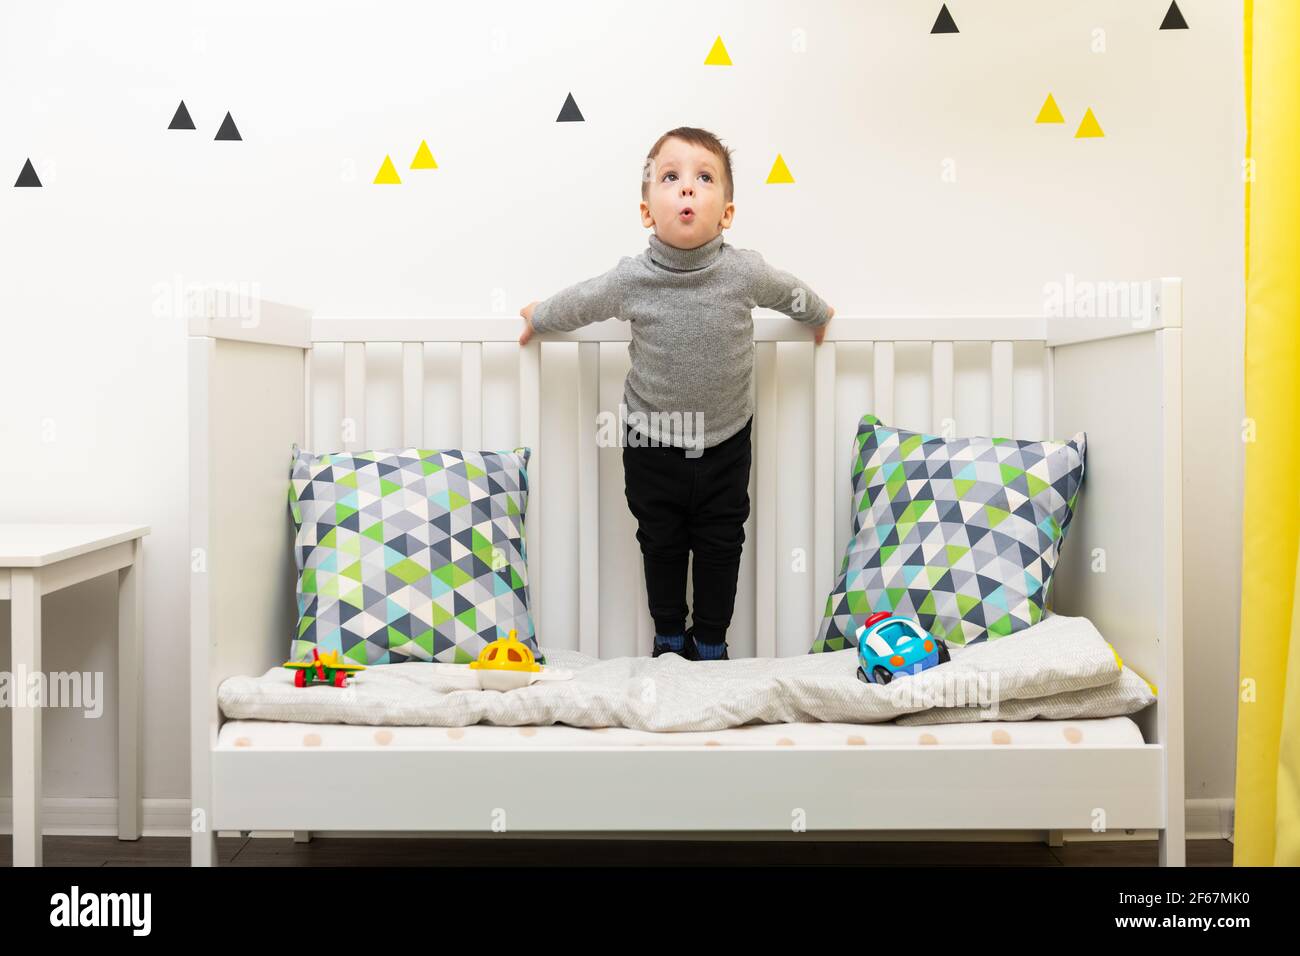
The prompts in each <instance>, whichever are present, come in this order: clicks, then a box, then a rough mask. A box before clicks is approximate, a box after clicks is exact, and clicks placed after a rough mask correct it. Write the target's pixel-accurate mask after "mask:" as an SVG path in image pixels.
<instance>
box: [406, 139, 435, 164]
mask: <svg viewBox="0 0 1300 956" xmlns="http://www.w3.org/2000/svg"><path fill="white" fill-rule="evenodd" d="M411 168H412V169H437V168H438V163H437V162H436V161H435V160H434V158H433V153H431V152H429V144H428V142H427V141H425V140H420V148H419V149H417V150H416V151H415V159H413V160H411Z"/></svg>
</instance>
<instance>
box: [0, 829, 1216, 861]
mask: <svg viewBox="0 0 1300 956" xmlns="http://www.w3.org/2000/svg"><path fill="white" fill-rule="evenodd" d="M44 854H45V865H46V866H188V865H189V859H190V845H189V841H188V840H186V839H184V838H183V837H145V838H143V839H141V840H138V841H136V842H122V841H119V840H118V839H117V838H116V837H111V836H105V837H70V836H47V837H46V838H45V847H44ZM217 855H218V859H219V860H220V864H221V865H222V866H558V865H563V866H718V865H722V866H763V865H770V864H780V865H840V866H843V865H846V864H848V865H870V866H917V865H919V866H1155V865H1156V863H1157V857H1156V844H1155V841H1146V842H1134V841H1125V842H1117V843H1067V844H1066V845H1065V846H1062V847H1049V846H1047V845H1046V844H1045V843H843V842H834V843H832V842H821V843H819V842H815V841H812V840H810V841H808V842H803V841H800V842H799V843H791V842H782V843H772V842H767V843H757V842H754V843H742V842H733V841H668V840H552V839H509V840H507V839H478V838H473V839H469V838H464V839H461V838H452V839H352V838H348V837H318V838H316V839H313V840H312V841H311V842H309V843H294V842H293V841H292V840H291V839H288V838H278V837H256V838H254V837H245V838H243V839H238V838H235V837H230V838H225V837H223V838H221V839H219V840H218V841H217ZM1187 863H1188V865H1189V866H1231V865H1232V844H1231V843H1229V842H1228V841H1227V840H1192V841H1189V842H1188V844H1187ZM12 865H13V845H12V842H11V841H10V840H9V838H8V837H0V866H12Z"/></svg>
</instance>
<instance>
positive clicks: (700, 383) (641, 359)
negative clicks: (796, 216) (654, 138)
mask: <svg viewBox="0 0 1300 956" xmlns="http://www.w3.org/2000/svg"><path fill="white" fill-rule="evenodd" d="M754 308H766V309H774V310H775V311H777V312H782V313H784V314H785V315H788V316H789V317H790V318H792V319H794V320H796V321H798V322H803V323H804V324H806V325H808V326H809V327H811V328H816V327H817V326H820V325H825V324H826V323H827V322H828V321H829V317H830V309H829V308H828V307H827V305H826V303H825V302H824V301H823V300H822V299H821V298H820V297H819V296H818V295H817V294H816V293H815V292H813V291H812V290H811V289H810V288H808V286H807V285H805V284H804V283H802V282H800V281H799V280H798V279H796V278H795V277H794V276H792V275H790V274H789V273H788V272H783V271H781V270H780V269H777V268H774V267H773V266H770V265H768V264H767V262H766V261H764V259H763V257H762V256H761V255H759V254H758V253H757V252H755V251H753V250H751V249H737V248H736V247H735V246H732V245H729V244H728V243H726V242H725V241H724V240H723V238H722V235H721V234H718V235H717V236H715V237H714V238H713V239H711V240H710V241H709V242H706V243H705V244H704V245H702V246H697V247H696V248H694V249H678V248H677V247H675V246H670V245H668V244H667V243H665V242H663V241H662V240H660V238H659V237H658V236H656V235H655V234H654V233H651V234H650V244H649V247H648V248H647V249H646V250H645V251H644V252H642V253H641V254H640V255H639V256H623V257H622V258H621V259H620V260H619V262H618V265H616V266H614V268H613V269H610V270H609V271H608V272H606V273H605V274H604V275H599V276H595V277H594V278H591V279H587V280H585V281H583V282H579V283H577V284H576V285H572V286H569V287H568V288H567V289H563V290H561V291H560V292H557V293H556V294H555V295H553V296H551V297H550V298H549V299H546V300H545V301H543V302H539V303H538V304H537V306H536V307H535V308H534V310H533V329H534V330H536V331H538V332H571V331H573V330H574V329H577V328H581V327H582V326H584V325H589V324H591V323H592V322H599V321H601V320H602V319H608V318H619V319H623V320H625V321H627V322H630V323H632V345H631V348H630V349H629V355H630V357H631V360H632V367H631V369H630V370H629V371H628V373H627V379H626V380H625V382H624V385H623V401H624V403H625V404H626V406H627V411H628V413H629V414H628V416H627V420H628V422H629V423H630V424H631V425H632V427H633V428H634V429H635V430H637V431H639V432H640V433H641V434H643V435H646V436H649V437H650V438H651V439H652V440H653V441H654V442H657V443H663V444H671V445H677V446H678V447H684V448H687V449H691V450H698V449H699V448H701V447H703V448H708V447H711V446H713V445H716V444H718V443H719V442H721V441H723V440H725V439H727V438H730V437H731V436H732V435H734V434H736V432H738V431H740V430H741V429H742V428H743V427H744V426H745V422H746V421H748V420H749V418H750V416H751V415H753V414H754V403H753V398H752V395H751V388H750V385H751V380H752V378H753V374H754V322H753V318H752V317H751V315H750V312H751V310H753V309H754ZM655 413H659V414H657V415H656V414H655ZM677 415H680V417H679V418H678V417H674V416H677ZM664 416H668V417H664ZM679 421H680V422H681V423H682V424H681V425H680V426H678V425H677V424H676V423H677V422H679ZM701 435H702V439H703V440H702V441H701Z"/></svg>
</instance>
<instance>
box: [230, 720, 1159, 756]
mask: <svg viewBox="0 0 1300 956" xmlns="http://www.w3.org/2000/svg"><path fill="white" fill-rule="evenodd" d="M1143 743H1144V741H1143V739H1142V732H1141V731H1140V730H1139V729H1138V726H1137V724H1135V723H1134V722H1133V720H1132V719H1131V718H1129V717H1102V718H1095V719H1085V720H1041V719H1039V720H1021V721H979V722H975V723H954V724H935V725H929V726H916V727H903V726H899V725H898V724H893V723H874V724H837V723H824V722H815V723H798V724H751V725H748V726H744V727H731V728H728V729H725V730H711V731H679V732H674V733H666V732H653V731H646V730H632V729H629V728H626V727H596V728H586V727H570V726H568V725H567V724H547V725H545V726H536V727H534V726H524V727H500V726H495V725H492V724H473V725H471V726H468V727H371V726H364V725H357V724H307V723H292V722H288V721H273V720H229V721H227V722H226V723H225V724H224V725H222V727H221V731H220V733H219V735H218V738H217V749H218V750H234V749H238V748H246V747H248V748H257V747H271V748H275V749H281V750H283V749H302V748H306V747H316V748H323V749H348V750H358V749H360V750H372V749H381V748H384V747H389V748H415V749H441V748H451V747H462V748H464V747H472V748H478V747H502V748H511V749H519V748H522V747H526V748H529V749H532V748H538V747H541V748H545V747H628V746H634V747H663V746H687V747H698V746H706V747H770V746H786V747H800V746H805V747H819V748H825V747H916V746H930V745H943V746H987V745H990V744H997V745H1000V746H1008V747H1062V748H1065V747H1123V746H1142V744H1143Z"/></svg>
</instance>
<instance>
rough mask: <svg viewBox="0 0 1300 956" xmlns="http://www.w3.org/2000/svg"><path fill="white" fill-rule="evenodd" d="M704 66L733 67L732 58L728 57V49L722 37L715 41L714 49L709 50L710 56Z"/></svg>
mask: <svg viewBox="0 0 1300 956" xmlns="http://www.w3.org/2000/svg"><path fill="white" fill-rule="evenodd" d="M704 65H705V66H731V57H730V56H728V55H727V48H726V46H725V45H724V44H723V42H722V37H721V36H720V35H719V37H718V38H717V39H716V40H714V41H713V49H711V50H709V55H708V56H706V57H705V58H704Z"/></svg>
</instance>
